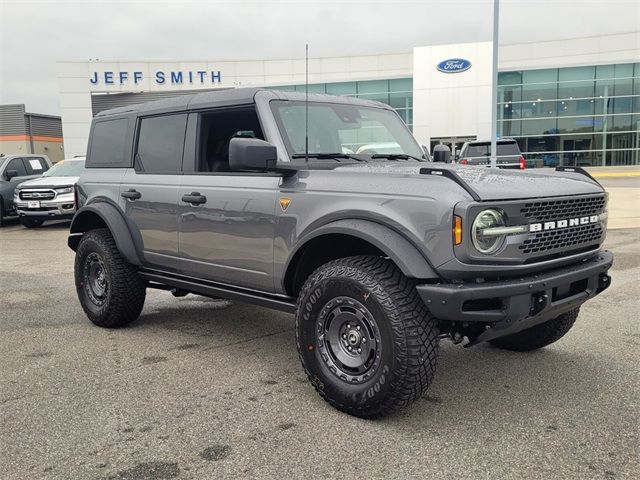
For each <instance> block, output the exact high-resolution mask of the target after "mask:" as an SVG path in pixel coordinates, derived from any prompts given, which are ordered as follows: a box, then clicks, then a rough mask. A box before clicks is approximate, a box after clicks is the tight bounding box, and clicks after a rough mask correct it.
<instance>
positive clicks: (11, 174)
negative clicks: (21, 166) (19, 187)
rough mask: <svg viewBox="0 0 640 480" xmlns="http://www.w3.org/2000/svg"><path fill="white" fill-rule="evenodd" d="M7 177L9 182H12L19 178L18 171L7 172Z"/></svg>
mask: <svg viewBox="0 0 640 480" xmlns="http://www.w3.org/2000/svg"><path fill="white" fill-rule="evenodd" d="M4 175H5V177H7V180H11V179H12V178H15V177H17V176H18V171H17V170H7V171H6V172H5V174H4Z"/></svg>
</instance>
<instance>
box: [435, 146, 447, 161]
mask: <svg viewBox="0 0 640 480" xmlns="http://www.w3.org/2000/svg"><path fill="white" fill-rule="evenodd" d="M433 161H434V162H443V163H450V162H451V150H449V147H447V146H446V145H436V146H435V147H433Z"/></svg>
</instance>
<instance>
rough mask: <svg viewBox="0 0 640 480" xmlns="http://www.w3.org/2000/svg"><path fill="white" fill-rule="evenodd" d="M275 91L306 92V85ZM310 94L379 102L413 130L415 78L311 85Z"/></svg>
mask: <svg viewBox="0 0 640 480" xmlns="http://www.w3.org/2000/svg"><path fill="white" fill-rule="evenodd" d="M270 88H273V89H274V90H283V91H289V92H290V91H295V92H304V91H305V86H304V85H283V86H279V87H270ZM309 93H328V94H330V95H344V96H347V97H356V98H365V99H367V100H377V101H378V102H382V103H386V104H387V105H390V106H392V107H393V108H394V109H395V110H396V111H397V112H398V114H399V115H400V117H401V118H402V120H404V122H405V123H406V124H407V125H408V126H409V128H410V129H412V128H413V78H395V79H391V80H365V81H355V82H338V83H314V84H309Z"/></svg>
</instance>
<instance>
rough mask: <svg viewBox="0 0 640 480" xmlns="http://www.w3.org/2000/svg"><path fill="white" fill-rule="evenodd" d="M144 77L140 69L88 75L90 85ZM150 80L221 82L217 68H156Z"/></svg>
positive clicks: (136, 80) (161, 82) (130, 81)
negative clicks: (178, 69) (177, 69)
mask: <svg viewBox="0 0 640 480" xmlns="http://www.w3.org/2000/svg"><path fill="white" fill-rule="evenodd" d="M143 80H145V78H144V74H143V72H140V71H126V70H124V71H105V72H93V73H92V74H91V76H90V77H89V82H91V84H92V85H126V84H133V85H138V84H139V83H141V82H142V81H143ZM151 81H152V82H154V83H156V84H158V85H165V84H168V85H183V84H189V85H210V84H215V83H221V82H222V74H221V73H220V71H219V70H210V71H206V70H197V71H191V70H190V71H165V70H156V71H155V72H152V74H151Z"/></svg>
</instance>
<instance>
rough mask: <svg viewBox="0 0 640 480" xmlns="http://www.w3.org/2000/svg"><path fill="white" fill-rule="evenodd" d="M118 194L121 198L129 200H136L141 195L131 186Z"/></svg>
mask: <svg viewBox="0 0 640 480" xmlns="http://www.w3.org/2000/svg"><path fill="white" fill-rule="evenodd" d="M120 196H121V197H122V198H127V199H129V200H138V199H139V198H140V197H142V194H141V193H140V192H138V191H136V190H135V189H133V188H131V189H129V190H127V191H126V192H122V193H120Z"/></svg>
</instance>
